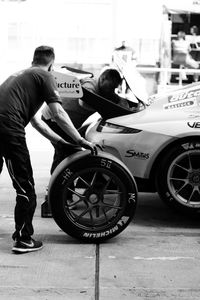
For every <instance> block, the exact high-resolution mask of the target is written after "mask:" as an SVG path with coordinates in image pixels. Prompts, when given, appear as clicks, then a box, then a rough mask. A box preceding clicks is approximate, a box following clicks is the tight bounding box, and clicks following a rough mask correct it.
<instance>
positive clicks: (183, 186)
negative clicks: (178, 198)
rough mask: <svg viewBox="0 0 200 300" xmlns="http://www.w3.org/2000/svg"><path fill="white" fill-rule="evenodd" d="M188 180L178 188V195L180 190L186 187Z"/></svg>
mask: <svg viewBox="0 0 200 300" xmlns="http://www.w3.org/2000/svg"><path fill="white" fill-rule="evenodd" d="M187 184H188V182H185V183H184V184H183V185H182V186H181V187H180V188H179V189H178V190H176V195H178V194H180V192H181V191H182V190H183V189H184V188H185V187H186V185H187Z"/></svg>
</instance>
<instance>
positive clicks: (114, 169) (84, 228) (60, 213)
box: [48, 150, 137, 243]
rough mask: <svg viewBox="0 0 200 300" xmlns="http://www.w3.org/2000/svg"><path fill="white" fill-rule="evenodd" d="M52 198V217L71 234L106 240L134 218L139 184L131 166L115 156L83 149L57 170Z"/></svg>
mask: <svg viewBox="0 0 200 300" xmlns="http://www.w3.org/2000/svg"><path fill="white" fill-rule="evenodd" d="M48 198H49V201H50V206H51V211H52V216H53V218H54V220H55V222H56V223H57V225H58V226H59V227H60V228H61V229H62V230H63V231H64V232H65V233H67V234H69V235H70V236H72V237H75V238H77V239H79V240H83V241H86V242H95V243H99V242H103V241H105V240H107V239H110V238H112V237H114V236H116V235H118V234H119V233H121V232H122V231H123V230H124V229H125V228H126V227H127V226H128V224H129V223H130V222H131V220H132V219H133V217H134V214H135V210H136V204H137V187H136V183H135V180H134V178H133V176H132V174H131V173H130V171H129V170H128V168H127V167H126V166H125V165H124V164H123V163H122V162H121V161H120V160H118V159H117V158H116V157H115V156H113V155H111V154H108V153H104V152H101V151H99V152H98V155H96V156H93V155H91V154H90V151H87V150H86V151H80V152H78V153H76V154H73V155H71V156H69V157H68V158H66V159H64V160H63V161H62V162H61V163H60V165H59V166H58V167H57V168H56V170H55V171H54V173H53V175H52V177H51V180H50V183H49V192H48Z"/></svg>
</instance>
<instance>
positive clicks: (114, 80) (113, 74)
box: [99, 69, 122, 89]
mask: <svg viewBox="0 0 200 300" xmlns="http://www.w3.org/2000/svg"><path fill="white" fill-rule="evenodd" d="M105 80H106V81H109V83H110V87H111V88H112V89H115V88H117V87H118V86H119V85H120V84H121V83H122V78H121V75H120V73H119V72H118V71H117V70H116V69H106V70H105V71H104V72H103V73H101V75H100V76H99V84H100V86H101V84H102V83H103V82H104V81H105Z"/></svg>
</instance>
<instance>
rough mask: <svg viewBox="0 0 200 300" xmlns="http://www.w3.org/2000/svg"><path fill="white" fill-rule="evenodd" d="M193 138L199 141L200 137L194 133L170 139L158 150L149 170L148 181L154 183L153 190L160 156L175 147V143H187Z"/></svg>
mask: <svg viewBox="0 0 200 300" xmlns="http://www.w3.org/2000/svg"><path fill="white" fill-rule="evenodd" d="M194 139H195V140H199V143H200V137H198V136H196V135H195V136H190V137H183V138H180V139H176V140H173V141H171V142H170V143H168V144H167V145H166V146H165V147H164V148H163V149H162V150H161V151H160V152H159V154H158V155H157V156H156V158H155V160H154V162H153V164H152V167H151V170H150V175H149V181H150V182H151V184H153V185H154V187H155V190H156V174H157V172H158V168H159V167H160V163H161V160H162V157H163V156H164V155H165V153H167V152H168V151H170V149H171V148H173V147H175V146H176V145H177V146H178V145H180V144H182V143H189V142H192V141H193V140H194Z"/></svg>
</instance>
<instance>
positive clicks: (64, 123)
mask: <svg viewBox="0 0 200 300" xmlns="http://www.w3.org/2000/svg"><path fill="white" fill-rule="evenodd" d="M48 106H49V108H50V110H51V112H52V117H53V119H54V120H55V121H56V123H57V124H58V126H60V128H61V129H62V130H63V131H64V132H65V133H66V134H68V135H69V136H70V137H71V138H72V139H73V140H74V142H75V143H76V144H77V145H79V146H81V147H83V148H85V149H89V150H91V151H92V153H94V154H97V148H96V145H95V144H93V143H90V142H88V141H87V140H86V139H84V138H83V137H81V135H80V133H79V132H78V130H77V129H76V128H75V126H74V125H73V123H72V121H71V119H70V117H69V115H68V114H67V112H66V111H65V110H64V109H63V107H62V105H61V104H60V103H58V102H53V103H49V104H48Z"/></svg>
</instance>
